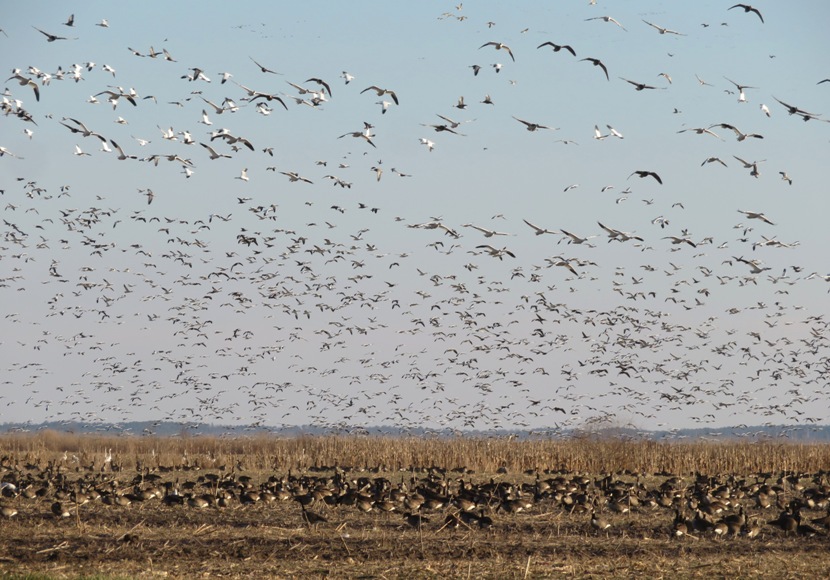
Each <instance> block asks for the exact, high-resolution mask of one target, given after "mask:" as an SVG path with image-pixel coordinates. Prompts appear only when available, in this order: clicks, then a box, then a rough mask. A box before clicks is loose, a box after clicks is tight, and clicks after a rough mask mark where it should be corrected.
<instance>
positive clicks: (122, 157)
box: [110, 139, 137, 161]
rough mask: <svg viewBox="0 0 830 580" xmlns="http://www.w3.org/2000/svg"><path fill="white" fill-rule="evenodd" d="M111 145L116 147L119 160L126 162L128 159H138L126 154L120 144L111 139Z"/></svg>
mask: <svg viewBox="0 0 830 580" xmlns="http://www.w3.org/2000/svg"><path fill="white" fill-rule="evenodd" d="M110 143H112V146H113V147H115V149H116V151H118V159H119V160H121V161H124V160H126V159H137V157H136V156H135V155H127V154H126V153H124V150H123V149H121V147H120V146H119V145H118V143H116V142H115V141H113V140H112V139H110Z"/></svg>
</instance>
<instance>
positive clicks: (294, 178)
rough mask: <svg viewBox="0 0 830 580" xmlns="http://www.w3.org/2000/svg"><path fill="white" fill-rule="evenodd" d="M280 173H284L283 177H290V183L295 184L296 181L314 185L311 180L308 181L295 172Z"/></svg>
mask: <svg viewBox="0 0 830 580" xmlns="http://www.w3.org/2000/svg"><path fill="white" fill-rule="evenodd" d="M280 173H282V174H283V175H285V176H286V177H288V181H290V182H292V183H293V182H295V181H305V182H306V183H312V181H311V180H309V179H306V178H305V177H302V176H301V175H299V174H297V173H296V172H294V171H280Z"/></svg>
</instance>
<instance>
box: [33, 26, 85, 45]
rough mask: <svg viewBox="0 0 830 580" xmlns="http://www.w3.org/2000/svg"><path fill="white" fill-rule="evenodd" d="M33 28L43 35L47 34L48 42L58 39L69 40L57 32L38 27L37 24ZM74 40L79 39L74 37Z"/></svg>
mask: <svg viewBox="0 0 830 580" xmlns="http://www.w3.org/2000/svg"><path fill="white" fill-rule="evenodd" d="M32 28H34V29H35V30H37V31H38V32H40V33H41V34H42V35H43V36H45V37H46V41H47V42H55V41H56V40H69V39H68V38H66V37H65V36H58V35H56V34H49V33H48V32H44V31H42V30H41V29H40V28H38V27H37V26H32ZM72 40H78V39H77V38H73V39H72Z"/></svg>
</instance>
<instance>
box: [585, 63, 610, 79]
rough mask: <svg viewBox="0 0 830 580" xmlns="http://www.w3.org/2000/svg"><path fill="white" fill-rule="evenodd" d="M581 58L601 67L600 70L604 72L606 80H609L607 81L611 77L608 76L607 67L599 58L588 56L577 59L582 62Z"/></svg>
mask: <svg viewBox="0 0 830 580" xmlns="http://www.w3.org/2000/svg"><path fill="white" fill-rule="evenodd" d="M583 60H587V61H588V62H590V63H591V64H593V65H594V66H598V67H599V68H601V69H602V72H604V73H605V78H606V79H607V80H609V81H610V80H611V78H610V77H609V76H608V69H607V68H605V65H604V64H602V61H601V60H600V59H598V58H590V57H588V58H581V59H579V62H582V61H583Z"/></svg>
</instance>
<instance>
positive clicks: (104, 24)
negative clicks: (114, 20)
mask: <svg viewBox="0 0 830 580" xmlns="http://www.w3.org/2000/svg"><path fill="white" fill-rule="evenodd" d="M95 26H100V27H101V28H109V27H110V23H109V22H107V19H106V18H102V19H101V22H98V23H96V24H95Z"/></svg>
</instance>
